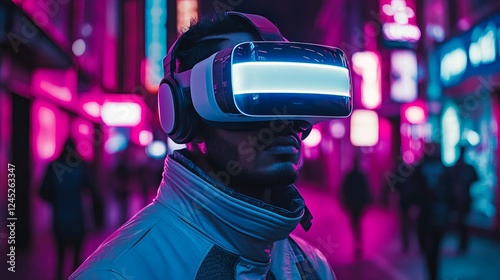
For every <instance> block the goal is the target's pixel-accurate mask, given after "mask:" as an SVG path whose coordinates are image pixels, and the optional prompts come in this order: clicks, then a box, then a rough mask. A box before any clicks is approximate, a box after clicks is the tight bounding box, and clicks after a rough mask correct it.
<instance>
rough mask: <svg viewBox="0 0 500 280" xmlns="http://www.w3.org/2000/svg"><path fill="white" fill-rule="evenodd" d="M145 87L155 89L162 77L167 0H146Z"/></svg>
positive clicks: (165, 41) (165, 43) (165, 51)
mask: <svg viewBox="0 0 500 280" xmlns="http://www.w3.org/2000/svg"><path fill="white" fill-rule="evenodd" d="M145 19H146V22H145V28H146V30H145V33H146V65H145V68H146V69H145V71H144V74H145V86H146V89H148V90H151V91H156V90H157V89H158V84H159V83H160V81H161V79H162V78H163V65H162V59H163V56H165V54H166V53H167V29H166V28H165V22H167V1H166V0H146V8H145Z"/></svg>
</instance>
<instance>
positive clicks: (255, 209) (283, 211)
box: [71, 14, 335, 279]
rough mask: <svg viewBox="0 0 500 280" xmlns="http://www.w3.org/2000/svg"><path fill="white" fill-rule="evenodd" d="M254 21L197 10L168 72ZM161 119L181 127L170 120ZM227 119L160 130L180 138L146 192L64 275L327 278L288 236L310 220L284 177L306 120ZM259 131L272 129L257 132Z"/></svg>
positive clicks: (291, 175) (313, 255) (311, 253)
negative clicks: (148, 196)
mask: <svg viewBox="0 0 500 280" xmlns="http://www.w3.org/2000/svg"><path fill="white" fill-rule="evenodd" d="M240 15H241V14H240ZM254 18H255V17H254ZM259 20H260V23H259V24H261V23H262V20H266V21H267V19H265V18H262V17H260V18H259ZM258 31H259V30H258V28H257V29H256V27H255V26H254V25H252V24H250V23H249V22H248V21H247V20H245V19H244V18H240V17H239V15H235V14H226V15H225V16H224V17H223V18H222V19H218V20H213V21H206V20H201V21H200V22H198V23H196V24H194V25H192V26H191V27H190V28H189V30H188V31H186V32H185V33H184V34H183V35H182V36H181V37H180V38H179V40H178V41H177V42H176V43H175V44H174V47H173V48H172V50H171V51H170V52H169V55H171V56H172V61H173V63H170V62H171V61H168V60H169V56H167V58H166V61H167V64H166V68H167V69H166V72H167V73H166V76H167V78H168V77H169V76H170V75H172V76H174V75H173V74H172V73H171V72H170V70H169V67H171V66H172V65H175V66H173V68H178V69H174V71H175V72H177V73H178V72H183V71H187V70H190V69H192V68H193V66H194V65H196V64H197V63H199V62H200V61H202V60H204V59H206V58H207V57H210V56H211V55H212V54H214V53H216V52H218V51H220V50H224V49H227V48H232V47H234V46H235V45H237V44H238V43H240V42H246V41H259V40H262V37H261V36H260V35H259V33H258ZM169 63H170V64H169ZM167 78H166V79H167ZM191 85H193V83H191ZM161 86H163V85H161ZM162 90H163V89H162V87H160V95H161V94H164V93H163V92H162ZM191 94H193V89H191ZM193 99H194V97H193ZM159 102H160V103H161V104H160V111H162V107H161V106H163V105H164V104H163V103H165V102H167V103H168V102H172V104H173V103H174V101H165V100H163V99H162V97H161V96H159ZM170 111H171V110H168V112H170ZM172 111H174V113H172V114H174V115H175V117H176V118H177V117H178V118H179V119H180V121H182V119H184V118H187V117H191V115H187V114H189V112H191V114H195V115H196V116H197V115H198V113H197V111H196V112H195V111H189V112H187V109H186V110H184V109H183V110H179V111H176V110H175V108H174V109H172ZM161 114H162V112H160V115H161ZM160 119H162V116H160ZM162 126H163V129H164V130H166V131H170V130H172V129H174V128H177V129H179V126H181V128H180V129H184V127H182V125H180V124H178V123H176V124H175V125H174V124H171V125H169V124H164V123H162ZM235 126H236V127H234V128H233V129H227V128H224V129H223V128H218V127H217V125H215V124H213V123H211V122H209V121H205V120H204V121H200V122H199V123H198V124H197V125H194V126H193V127H197V130H196V133H195V134H194V136H193V137H192V138H193V139H190V137H178V136H175V133H169V132H167V133H169V135H172V137H177V138H174V140H175V139H177V140H176V141H177V142H187V148H186V149H185V150H181V151H177V152H174V153H173V154H172V155H171V156H168V157H167V159H166V161H165V168H164V173H163V180H162V182H161V185H160V187H159V190H158V195H157V197H156V198H155V200H154V202H153V203H151V204H150V205H148V206H147V207H146V208H144V209H143V210H142V211H140V212H139V213H138V214H137V215H135V216H134V217H133V218H132V219H131V220H130V221H128V222H127V223H126V224H125V225H124V226H122V227H121V228H120V229H118V230H117V231H116V232H115V233H114V234H113V235H112V236H111V237H109V238H108V239H107V240H106V241H105V242H104V243H103V244H102V245H101V246H100V247H99V248H98V249H97V250H96V252H94V253H93V254H92V255H91V256H90V257H89V258H88V259H87V260H86V261H85V262H84V263H83V264H82V266H81V267H80V268H79V269H78V270H77V271H75V273H74V274H73V275H72V277H71V279H334V278H335V277H334V274H333V272H332V270H331V269H330V267H329V265H328V262H327V260H326V259H325V257H324V256H323V255H322V254H321V253H320V252H319V251H318V250H317V249H315V248H313V247H311V246H310V245H308V244H306V243H305V242H304V241H302V240H300V239H299V238H296V237H290V233H291V231H292V230H294V229H295V227H296V226H297V225H298V224H299V223H301V224H302V225H303V226H304V227H305V228H306V229H308V227H309V226H310V225H309V223H310V219H311V216H310V214H309V212H308V210H307V208H306V207H305V204H304V200H303V198H302V197H301V196H300V194H299V193H298V191H297V190H296V188H295V187H294V186H293V185H291V184H293V183H294V182H295V180H296V179H297V172H298V162H299V157H300V149H301V141H302V138H303V137H304V136H306V135H305V134H307V133H308V131H309V130H310V128H311V124H309V123H308V122H306V121H297V120H278V121H276V120H275V121H269V120H268V121H259V122H248V123H238V124H236V125H235ZM166 127H170V128H166ZM263 131H265V132H267V133H269V132H271V135H268V136H269V137H267V138H266V137H263ZM181 138H182V139H181ZM264 138H265V139H266V140H265V141H263V139H264ZM186 139H187V140H186Z"/></svg>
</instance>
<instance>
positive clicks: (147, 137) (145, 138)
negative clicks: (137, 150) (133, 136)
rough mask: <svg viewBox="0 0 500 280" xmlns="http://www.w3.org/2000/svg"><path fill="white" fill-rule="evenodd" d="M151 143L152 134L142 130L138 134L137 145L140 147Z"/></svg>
mask: <svg viewBox="0 0 500 280" xmlns="http://www.w3.org/2000/svg"><path fill="white" fill-rule="evenodd" d="M152 141H153V133H151V131H148V130H142V131H141V132H139V143H140V144H141V145H142V146H147V145H149V143H151V142H152Z"/></svg>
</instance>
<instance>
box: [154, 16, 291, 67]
mask: <svg viewBox="0 0 500 280" xmlns="http://www.w3.org/2000/svg"><path fill="white" fill-rule="evenodd" d="M225 15H226V16H234V17H240V18H243V19H245V20H247V21H248V22H250V23H251V24H252V26H253V27H255V29H256V30H257V32H259V35H260V37H261V39H262V40H264V41H287V40H286V39H285V37H283V35H281V32H280V31H279V29H278V28H277V27H276V25H274V24H273V23H272V22H271V21H270V20H268V19H267V18H265V17H263V16H259V15H254V14H246V13H240V12H234V11H229V12H226V13H225ZM178 40H179V39H177V40H175V42H174V43H173V44H172V46H171V47H170V49H169V50H168V53H167V56H165V58H164V59H163V71H164V72H165V76H171V77H173V75H174V73H177V62H176V61H175V55H174V52H175V49H176V47H177V41H178Z"/></svg>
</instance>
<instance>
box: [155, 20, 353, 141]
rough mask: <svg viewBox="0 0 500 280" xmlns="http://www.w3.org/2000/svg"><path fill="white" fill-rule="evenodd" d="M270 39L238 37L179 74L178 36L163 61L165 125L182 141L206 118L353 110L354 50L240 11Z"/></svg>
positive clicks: (225, 121) (310, 115)
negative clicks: (304, 38)
mask: <svg viewBox="0 0 500 280" xmlns="http://www.w3.org/2000/svg"><path fill="white" fill-rule="evenodd" d="M226 16H233V17H240V18H243V19H245V20H247V21H249V22H250V23H251V24H252V25H253V27H255V29H256V31H257V32H258V34H259V35H260V36H261V38H262V40H263V41H251V42H243V43H240V44H237V45H236V46H234V47H232V48H227V49H223V50H220V51H218V52H216V53H214V54H213V55H211V56H210V57H208V58H206V59H204V60H202V61H200V62H198V63H197V64H196V65H195V66H194V67H193V68H192V69H190V70H187V71H184V72H182V73H178V72H177V69H176V60H175V54H174V52H175V49H176V45H177V44H176V43H177V42H176V43H174V45H173V47H172V48H171V49H170V51H169V53H168V54H167V56H166V57H165V59H164V61H163V65H164V69H165V77H164V79H163V80H162V82H161V84H160V87H159V92H158V106H159V115H160V124H161V126H162V128H163V130H164V131H165V132H166V133H167V134H168V135H169V137H171V138H172V140H174V141H175V142H177V143H187V142H190V141H191V140H192V139H193V138H194V136H195V135H196V132H197V130H198V126H199V123H200V121H203V122H205V123H207V124H208V125H211V126H214V127H218V128H221V129H226V130H248V129H252V128H253V127H256V126H258V125H259V124H261V125H262V123H265V122H269V121H273V120H294V121H304V122H307V123H309V124H315V123H318V122H320V121H324V120H326V119H330V118H339V117H347V116H349V115H350V113H351V111H352V100H351V98H352V92H351V80H350V72H349V67H348V62H347V58H346V55H345V54H344V52H342V50H340V49H338V48H333V47H328V46H322V45H315V44H307V43H296V42H288V41H287V40H286V39H285V38H283V36H282V35H281V33H280V32H279V30H278V29H277V28H276V26H275V25H274V24H272V23H271V22H270V21H269V20H268V19H266V18H264V17H262V16H258V15H250V14H243V13H237V12H227V13H226Z"/></svg>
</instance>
